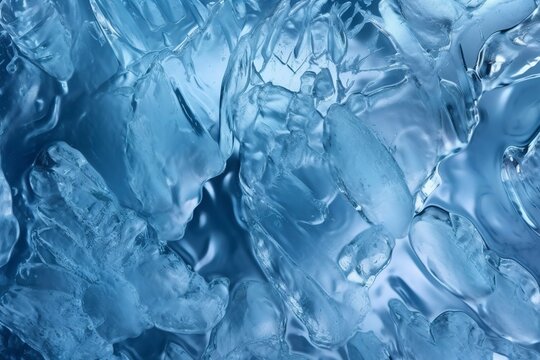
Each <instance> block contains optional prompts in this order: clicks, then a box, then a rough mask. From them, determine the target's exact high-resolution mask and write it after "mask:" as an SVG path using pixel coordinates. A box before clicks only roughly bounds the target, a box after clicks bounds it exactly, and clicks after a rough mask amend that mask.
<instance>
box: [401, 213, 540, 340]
mask: <svg viewBox="0 0 540 360" xmlns="http://www.w3.org/2000/svg"><path fill="white" fill-rule="evenodd" d="M410 239H411V243H412V247H413V249H414V251H415V253H416V255H417V256H418V258H419V259H420V261H421V262H422V264H423V265H424V266H425V267H426V269H427V270H428V271H429V272H430V273H431V274H432V275H433V276H434V277H435V278H436V279H437V280H438V281H440V282H441V283H442V284H443V285H444V286H445V287H447V288H448V289H449V290H450V291H451V292H453V293H454V294H456V295H458V296H460V297H462V298H463V299H464V300H465V301H466V302H467V303H469V304H470V306H471V307H472V308H473V309H475V310H476V311H477V312H478V314H479V316H480V317H481V319H482V320H483V321H484V322H485V323H487V324H489V325H490V327H491V329H492V330H494V331H495V332H497V333H499V334H500V335H501V336H504V337H508V338H510V339H513V340H516V341H518V342H523V343H536V342H538V341H539V340H540V330H539V329H540V288H539V287H538V283H537V282H536V280H535V279H534V277H533V276H532V275H531V274H530V273H529V272H528V271H527V270H526V269H524V268H523V267H522V266H521V265H519V264H518V263H516V262H515V261H513V260H510V259H500V258H498V257H497V255H495V254H493V253H492V252H490V251H489V250H488V249H487V248H486V246H485V243H484V240H483V239H482V237H481V236H480V234H479V233H478V231H477V230H476V228H475V227H474V225H472V224H471V223H470V222H469V221H468V220H467V219H465V218H463V217H461V216H459V215H454V214H448V213H446V212H444V211H442V210H439V209H435V208H427V209H426V210H425V211H424V212H423V213H422V214H420V215H419V216H417V217H416V218H415V221H414V222H413V225H412V226H411V233H410Z"/></svg>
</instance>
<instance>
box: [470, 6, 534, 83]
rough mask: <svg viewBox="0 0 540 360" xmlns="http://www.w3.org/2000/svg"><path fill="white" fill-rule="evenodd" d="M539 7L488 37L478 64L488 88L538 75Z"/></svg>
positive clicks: (477, 69)
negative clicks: (505, 28) (517, 21)
mask: <svg viewBox="0 0 540 360" xmlns="http://www.w3.org/2000/svg"><path fill="white" fill-rule="evenodd" d="M539 11H540V10H538V9H536V10H535V11H534V12H533V13H532V14H531V15H530V16H529V17H528V18H527V19H525V20H524V21H522V22H521V23H520V24H519V25H517V26H515V27H513V28H512V29H510V30H508V31H504V32H498V33H495V34H493V35H492V36H491V37H490V38H489V39H488V40H487V41H486V43H485V44H484V46H483V47H482V50H481V52H480V54H479V56H478V62H477V64H476V67H475V70H476V73H477V74H478V76H479V78H480V79H481V81H482V85H483V88H484V90H485V91H489V90H493V89H494V88H497V87H503V86H507V85H513V84H517V83H519V82H521V81H525V80H531V79H534V78H537V77H538V70H540V69H539V67H538V63H539V62H540V42H539V40H538V38H539V33H540V23H539V18H540V15H539Z"/></svg>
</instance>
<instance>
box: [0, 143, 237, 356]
mask: <svg viewBox="0 0 540 360" xmlns="http://www.w3.org/2000/svg"><path fill="white" fill-rule="evenodd" d="M28 183H29V185H28V186H29V189H28V193H27V195H26V196H27V198H28V199H29V203H28V207H29V210H30V211H31V214H32V219H31V221H30V222H29V224H28V227H29V240H30V246H31V249H32V250H33V254H34V256H33V257H32V258H31V259H30V260H29V261H28V262H27V263H23V264H21V266H20V267H19V270H18V276H17V279H16V281H15V284H14V285H13V286H11V288H10V289H9V290H8V291H7V292H6V293H5V294H4V295H3V296H2V298H1V300H0V322H1V323H2V324H4V325H5V326H7V327H8V328H10V329H12V330H13V331H14V332H15V333H16V334H17V335H19V336H20V337H21V338H22V339H23V340H24V341H25V342H27V343H28V344H30V345H31V346H32V347H33V348H35V349H36V350H38V351H40V352H41V353H42V354H43V355H44V356H45V357H46V358H50V359H88V358H95V357H96V356H97V357H98V358H107V357H111V355H112V345H111V344H112V343H114V342H117V341H121V340H123V339H126V338H128V337H134V336H137V335H139V334H140V333H141V332H142V331H143V330H145V329H148V328H150V327H152V326H155V327H158V328H160V329H163V330H165V331H171V332H175V333H205V332H207V331H208V330H210V329H211V328H212V327H213V326H214V325H215V324H217V323H218V322H219V320H220V319H221V318H222V317H223V315H224V313H225V308H226V306H227V301H228V289H227V288H228V282H227V280H225V279H215V280H213V281H211V282H210V283H207V282H206V281H205V280H204V279H203V278H202V277H201V276H199V275H198V274H196V273H194V272H192V271H191V270H190V269H189V268H188V267H187V266H186V264H184V262H183V261H182V260H181V259H180V258H179V257H178V256H177V255H176V254H174V253H172V252H170V251H169V250H168V249H167V248H163V247H162V246H159V244H158V243H157V241H156V239H155V238H154V237H153V236H152V234H151V232H150V231H148V229H147V227H146V223H145V222H144V221H143V220H142V219H141V218H139V217H138V216H137V215H136V214H135V213H134V212H133V211H131V210H128V209H125V208H122V207H121V206H120V205H119V204H118V201H117V200H116V197H115V196H114V195H113V194H112V193H111V192H110V190H109V189H108V187H107V186H106V185H105V182H104V181H103V179H102V178H101V177H100V175H99V174H98V173H97V172H96V171H95V170H94V169H93V168H92V167H91V166H90V164H88V162H87V161H86V159H85V158H84V157H83V156H82V155H81V153H79V152H78V151H77V150H75V149H73V148H71V147H70V146H69V145H67V144H65V143H56V144H54V145H52V146H51V147H49V148H48V149H47V150H46V151H45V152H43V153H42V154H41V155H40V157H39V158H38V159H37V160H36V163H35V165H34V166H33V167H32V169H31V170H30V173H29V178H28Z"/></svg>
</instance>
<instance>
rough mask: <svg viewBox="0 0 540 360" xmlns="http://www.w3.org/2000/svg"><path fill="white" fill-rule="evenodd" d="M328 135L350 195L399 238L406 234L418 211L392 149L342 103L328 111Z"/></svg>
mask: <svg viewBox="0 0 540 360" xmlns="http://www.w3.org/2000/svg"><path fill="white" fill-rule="evenodd" d="M325 135H326V141H325V149H326V152H327V154H328V156H329V159H330V163H331V164H332V167H333V169H334V171H335V172H336V177H337V179H338V181H339V183H340V185H341V186H342V187H343V190H344V191H345V194H346V195H347V197H348V198H349V199H350V200H351V201H352V202H353V204H355V205H356V206H357V207H358V208H359V209H361V211H362V212H363V213H364V214H365V215H366V216H367V218H368V219H369V220H370V221H372V222H373V223H375V224H381V225H383V226H385V227H386V228H387V229H388V230H389V231H390V232H391V233H392V234H393V235H394V236H396V237H401V236H402V235H403V234H405V233H406V232H407V229H408V225H409V223H410V220H411V218H412V216H413V212H414V206H413V200H412V197H411V194H410V192H409V189H408V188H407V184H406V183H405V181H404V175H403V172H402V171H401V169H400V168H399V166H398V164H397V163H396V161H395V160H394V158H393V157H392V155H391V154H390V152H389V151H388V150H387V149H386V148H385V147H384V145H383V144H382V143H381V142H380V141H379V140H378V139H377V138H376V137H375V135H373V133H372V132H371V130H370V129H369V128H368V127H366V126H365V125H364V124H363V123H362V122H361V121H360V119H358V118H356V117H355V116H354V115H353V114H352V113H351V112H350V111H349V110H348V109H346V108H344V107H341V106H333V107H331V108H330V110H329V111H328V115H327V116H326V119H325ZM352 154H354V155H352ZM388 214H392V216H388Z"/></svg>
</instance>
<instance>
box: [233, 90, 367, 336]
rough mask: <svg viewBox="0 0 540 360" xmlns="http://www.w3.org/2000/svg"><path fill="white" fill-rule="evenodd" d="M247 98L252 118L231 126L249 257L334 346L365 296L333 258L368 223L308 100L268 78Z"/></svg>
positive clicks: (355, 319)
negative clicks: (332, 159)
mask: <svg viewBox="0 0 540 360" xmlns="http://www.w3.org/2000/svg"><path fill="white" fill-rule="evenodd" d="M246 97H249V98H251V99H253V100H254V102H250V100H249V99H245V100H242V101H245V103H244V104H245V107H244V108H243V111H244V112H245V113H246V114H253V117H254V118H253V119H246V121H245V123H238V124H237V125H235V127H236V129H237V130H238V134H240V135H241V136H242V138H241V141H242V145H241V150H240V151H241V152H242V157H241V161H242V164H241V169H240V176H241V179H242V188H243V191H244V198H243V199H244V206H245V208H244V209H245V212H246V220H247V222H248V224H250V225H249V226H250V230H251V231H250V232H251V239H252V245H253V248H254V253H255V257H256V258H257V260H258V261H259V264H260V265H261V267H262V270H263V272H264V273H265V274H266V276H267V277H268V278H269V279H270V280H271V283H272V284H273V285H274V287H275V288H276V289H277V291H278V293H279V294H280V295H281V296H282V298H283V300H284V301H285V303H286V304H287V305H288V306H289V308H290V309H291V310H292V312H293V313H294V314H296V315H297V316H298V317H299V318H300V320H301V321H302V322H303V323H304V325H305V326H306V327H307V329H308V332H309V334H310V336H311V338H312V340H313V341H314V342H316V343H320V344H321V345H323V346H330V345H332V344H339V343H340V342H343V341H345V340H346V339H347V338H348V337H350V336H351V335H352V334H353V333H354V332H355V330H356V329H357V328H358V326H359V324H360V321H361V320H362V318H363V316H364V315H365V312H366V310H367V307H368V304H369V301H368V299H367V296H366V290H365V289H364V287H362V286H361V285H359V284H356V283H354V282H350V281H348V280H347V279H346V278H345V275H344V274H343V272H342V271H341V270H340V268H339V266H338V264H337V258H338V255H339V252H340V251H341V249H342V248H343V247H344V246H345V245H347V244H348V243H349V242H350V241H351V240H352V239H353V238H354V236H355V235H356V234H357V233H358V230H357V227H361V226H364V227H365V226H366V224H365V222H364V220H363V218H362V216H361V215H360V214H358V213H357V212H356V211H355V209H354V208H353V207H352V206H351V205H350V204H349V202H348V201H347V200H346V198H345V197H344V196H343V195H342V194H340V193H339V191H338V187H337V185H336V184H335V182H334V180H333V179H332V175H331V172H330V168H329V165H328V163H327V161H326V160H325V158H324V156H323V151H324V150H323V147H322V121H323V119H322V117H321V116H320V115H319V114H317V113H316V111H315V108H314V99H313V98H312V97H309V96H304V95H302V94H299V93H293V92H290V91H288V90H286V89H283V88H281V87H278V86H274V85H271V84H266V85H264V86H260V87H255V88H253V89H252V93H251V94H246ZM315 179H316V180H315ZM290 194H295V195H294V197H293V198H291V196H290ZM344 219H347V220H345V222H344ZM347 222H349V223H350V224H355V225H351V226H350V227H349V226H345V224H346V223H347ZM338 234H339V235H338ZM329 237H331V238H333V239H335V241H329V240H328V238H329ZM314 249H319V255H320V254H325V255H324V257H320V256H319V255H316V253H317V252H314ZM315 256H317V258H318V259H319V260H317V262H315V261H314V259H315ZM312 259H313V260H312ZM315 264H318V265H317V266H316V265H315ZM323 309H324V310H323ZM344 314H347V316H345V315H344Z"/></svg>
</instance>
